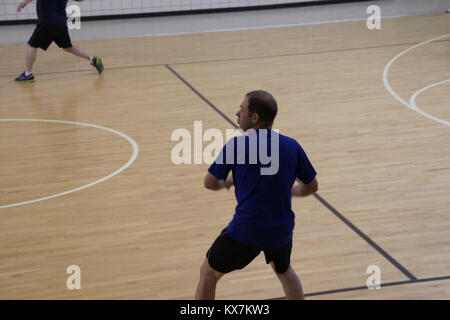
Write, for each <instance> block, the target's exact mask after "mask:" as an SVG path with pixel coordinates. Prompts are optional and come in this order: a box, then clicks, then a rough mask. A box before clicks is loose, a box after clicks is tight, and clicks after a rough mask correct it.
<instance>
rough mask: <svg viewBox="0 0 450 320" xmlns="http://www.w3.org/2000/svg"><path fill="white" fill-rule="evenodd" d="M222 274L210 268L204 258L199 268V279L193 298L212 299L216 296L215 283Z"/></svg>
mask: <svg viewBox="0 0 450 320" xmlns="http://www.w3.org/2000/svg"><path fill="white" fill-rule="evenodd" d="M223 275H224V274H223V273H221V272H218V271H216V270H214V269H213V268H211V266H210V265H209V263H208V260H207V259H205V262H204V263H203V265H202V267H201V269H200V281H199V283H198V286H197V291H196V293H195V300H214V299H215V297H216V285H217V282H218V281H219V279H220V278H221V277H222V276H223Z"/></svg>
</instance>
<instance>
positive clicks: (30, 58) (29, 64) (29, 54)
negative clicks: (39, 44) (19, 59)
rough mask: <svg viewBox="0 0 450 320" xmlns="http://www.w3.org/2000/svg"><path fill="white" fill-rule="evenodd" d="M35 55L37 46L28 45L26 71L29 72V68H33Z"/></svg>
mask: <svg viewBox="0 0 450 320" xmlns="http://www.w3.org/2000/svg"><path fill="white" fill-rule="evenodd" d="M36 56H37V48H34V47H32V46H30V45H28V47H27V54H26V66H25V71H26V72H31V70H32V69H33V64H34V62H35V61H36Z"/></svg>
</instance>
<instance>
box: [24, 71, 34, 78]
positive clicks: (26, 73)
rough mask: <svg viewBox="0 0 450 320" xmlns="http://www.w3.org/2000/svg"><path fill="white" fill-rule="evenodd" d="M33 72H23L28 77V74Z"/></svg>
mask: <svg viewBox="0 0 450 320" xmlns="http://www.w3.org/2000/svg"><path fill="white" fill-rule="evenodd" d="M32 73H33V72H28V71H25V75H26V76H27V77H28V76H29V75H30V74H32Z"/></svg>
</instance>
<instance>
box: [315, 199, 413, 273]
mask: <svg viewBox="0 0 450 320" xmlns="http://www.w3.org/2000/svg"><path fill="white" fill-rule="evenodd" d="M314 197H315V198H316V199H317V200H319V202H320V203H322V204H323V205H324V206H325V207H327V208H328V210H330V211H331V212H333V213H334V215H335V216H336V217H338V218H339V219H340V220H341V221H342V222H343V223H345V224H346V225H347V226H348V227H349V228H350V229H352V230H353V231H354V232H355V233H356V234H357V235H359V236H360V237H361V238H362V239H364V240H365V241H366V242H367V243H368V244H369V245H370V246H371V247H372V248H374V249H375V250H377V251H378V252H379V253H380V254H381V255H382V256H383V257H385V258H386V259H387V260H388V261H389V262H390V263H391V264H393V265H394V266H395V267H396V268H397V269H398V270H400V271H401V272H402V273H403V274H404V275H405V276H407V277H408V278H409V279H411V280H413V281H416V280H417V278H416V277H415V276H414V275H413V274H412V273H411V272H409V271H408V270H407V269H406V268H405V267H403V266H402V265H401V264H400V263H399V262H398V261H397V260H395V259H394V258H393V257H392V256H391V255H390V254H388V253H387V252H386V251H385V250H383V248H381V247H380V246H379V245H378V244H376V243H375V241H373V240H372V239H370V238H369V237H368V236H367V235H366V234H365V233H364V232H362V231H361V230H359V229H358V228H357V227H356V226H355V225H354V224H353V223H351V222H350V220H348V219H347V218H345V217H344V216H343V215H342V214H341V213H340V212H339V211H337V210H336V209H335V208H334V207H333V206H332V205H330V204H329V203H328V202H327V201H325V199H323V198H322V197H321V196H320V195H318V194H317V193H316V194H314Z"/></svg>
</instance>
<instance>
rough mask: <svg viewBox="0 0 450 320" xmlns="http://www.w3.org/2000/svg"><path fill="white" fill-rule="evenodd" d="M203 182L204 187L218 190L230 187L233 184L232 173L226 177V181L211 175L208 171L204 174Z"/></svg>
mask: <svg viewBox="0 0 450 320" xmlns="http://www.w3.org/2000/svg"><path fill="white" fill-rule="evenodd" d="M203 184H204V186H205V188H206V189H209V190H213V191H218V190H220V189H223V188H227V189H230V188H231V186H232V185H233V184H234V182H233V176H232V175H231V176H230V177H228V179H227V180H226V181H223V180H219V179H217V178H216V177H215V176H214V175H212V174H211V173H209V172H208V173H207V174H206V177H205V180H204V181H203Z"/></svg>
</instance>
